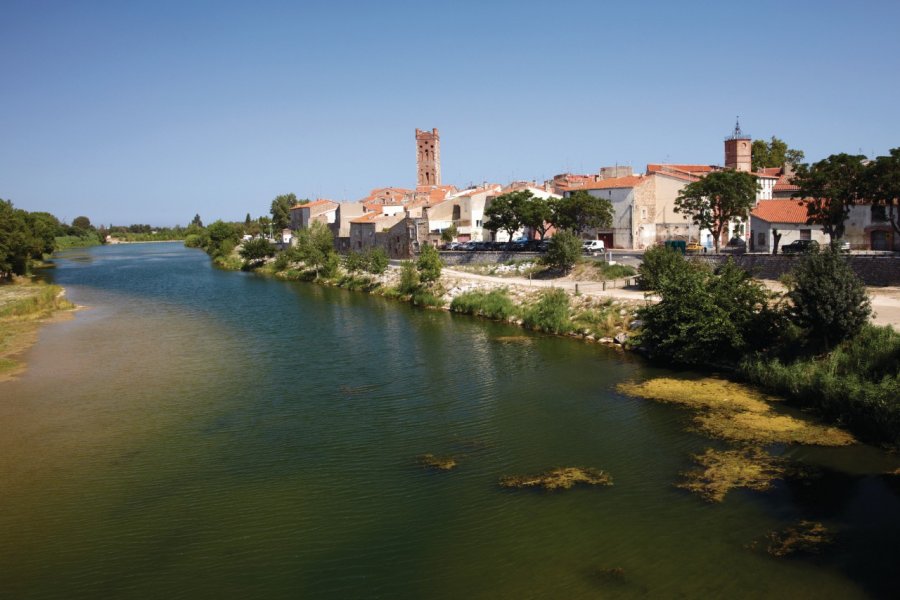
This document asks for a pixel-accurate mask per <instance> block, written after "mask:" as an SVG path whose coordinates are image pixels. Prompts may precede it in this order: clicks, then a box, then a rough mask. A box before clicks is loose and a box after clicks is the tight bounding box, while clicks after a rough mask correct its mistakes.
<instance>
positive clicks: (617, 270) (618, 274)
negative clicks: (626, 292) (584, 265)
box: [594, 261, 637, 280]
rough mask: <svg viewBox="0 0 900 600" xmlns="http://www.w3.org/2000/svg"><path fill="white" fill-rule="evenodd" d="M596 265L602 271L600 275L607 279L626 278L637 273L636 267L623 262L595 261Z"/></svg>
mask: <svg viewBox="0 0 900 600" xmlns="http://www.w3.org/2000/svg"><path fill="white" fill-rule="evenodd" d="M594 267H595V268H596V269H597V270H598V271H599V272H600V276H601V277H603V279H607V280H608V279H624V278H626V277H633V276H634V275H636V274H637V271H635V269H634V267H631V266H628V265H622V264H615V265H611V264H609V263H607V262H603V261H597V262H595V263H594Z"/></svg>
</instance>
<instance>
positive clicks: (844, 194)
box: [792, 153, 866, 240]
mask: <svg viewBox="0 0 900 600" xmlns="http://www.w3.org/2000/svg"><path fill="white" fill-rule="evenodd" d="M865 160H866V157H865V156H862V155H851V154H844V153H842V154H832V155H831V156H829V157H828V158H826V159H824V160H820V161H819V162H817V163H815V164H813V165H812V166H810V165H807V164H802V165H800V166H799V167H797V171H796V172H795V173H794V178H793V181H792V183H793V184H794V185H796V186H798V187H799V188H800V189H799V190H797V192H795V193H794V194H793V197H794V198H809V199H810V200H809V202H808V203H807V205H806V217H807V223H814V224H816V225H821V226H822V230H823V231H824V232H825V233H827V234H828V235H829V237H830V238H831V239H832V240H837V239H840V238H841V237H843V235H844V223H845V222H846V220H847V215H849V214H850V209H851V208H852V207H853V205H855V204H857V203H858V202H860V201H861V199H862V198H863V195H864V194H865V191H866V190H865V175H866V166H865V162H864V161H865Z"/></svg>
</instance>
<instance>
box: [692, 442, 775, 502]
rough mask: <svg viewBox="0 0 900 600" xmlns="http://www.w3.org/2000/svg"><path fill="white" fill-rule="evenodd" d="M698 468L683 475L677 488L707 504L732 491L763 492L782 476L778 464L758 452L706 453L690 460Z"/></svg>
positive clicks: (729, 451) (710, 451)
mask: <svg viewBox="0 0 900 600" xmlns="http://www.w3.org/2000/svg"><path fill="white" fill-rule="evenodd" d="M694 460H696V461H697V464H698V465H700V467H701V468H699V469H693V470H691V471H687V472H685V473H683V474H682V475H683V477H684V481H682V482H681V483H678V484H676V485H677V487H680V488H683V489H686V490H690V491H692V492H695V493H697V494H699V495H700V496H702V497H703V498H704V499H705V500H707V501H709V502H721V501H722V500H724V499H725V495H726V494H727V493H728V492H729V491H730V490H732V489H734V488H740V487H742V488H747V489H751V490H757V491H764V490H768V489H769V488H771V487H772V482H773V481H774V480H775V479H778V478H780V477H781V476H782V475H784V467H783V466H782V462H781V461H780V460H778V459H776V458H775V457H773V456H770V455H769V454H767V453H766V452H764V451H763V450H761V449H759V448H742V449H739V450H713V449H712V448H710V449H708V450H707V451H706V452H704V453H703V454H698V455H696V456H694Z"/></svg>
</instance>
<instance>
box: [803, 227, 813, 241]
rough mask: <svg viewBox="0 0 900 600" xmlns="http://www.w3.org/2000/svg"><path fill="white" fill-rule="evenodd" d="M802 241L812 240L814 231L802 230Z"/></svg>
mask: <svg viewBox="0 0 900 600" xmlns="http://www.w3.org/2000/svg"><path fill="white" fill-rule="evenodd" d="M800 239H801V240H811V239H812V230H810V229H801V230H800Z"/></svg>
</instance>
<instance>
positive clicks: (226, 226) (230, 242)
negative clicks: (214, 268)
mask: <svg viewBox="0 0 900 600" xmlns="http://www.w3.org/2000/svg"><path fill="white" fill-rule="evenodd" d="M241 231H242V230H241V228H240V226H236V225H234V224H233V223H226V222H224V221H221V220H220V221H216V222H215V223H213V224H212V225H210V226H209V227H208V228H207V229H206V234H207V237H208V240H209V241H208V242H207V243H206V246H205V249H206V253H207V254H209V255H210V256H212V257H213V258H215V257H217V256H228V255H229V254H231V252H232V251H233V250H234V248H235V246H237V243H238V241H239V240H240V239H241Z"/></svg>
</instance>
